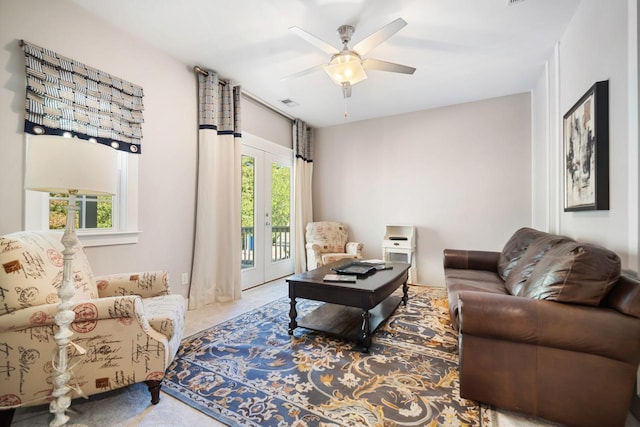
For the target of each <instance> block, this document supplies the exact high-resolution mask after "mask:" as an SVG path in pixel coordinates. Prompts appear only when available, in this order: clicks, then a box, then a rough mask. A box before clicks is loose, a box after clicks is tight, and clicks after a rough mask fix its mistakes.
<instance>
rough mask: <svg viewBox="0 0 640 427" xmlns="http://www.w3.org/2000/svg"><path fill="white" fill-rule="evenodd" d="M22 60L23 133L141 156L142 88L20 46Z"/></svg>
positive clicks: (36, 48) (38, 49) (27, 45)
mask: <svg viewBox="0 0 640 427" xmlns="http://www.w3.org/2000/svg"><path fill="white" fill-rule="evenodd" d="M22 46H23V49H24V53H25V60H26V67H27V68H26V83H27V98H26V103H25V107H26V116H25V123H24V131H25V132H27V133H31V134H35V135H42V134H47V135H65V134H66V135H69V134H70V135H71V136H77V137H78V138H81V139H88V140H91V141H95V142H99V143H101V144H105V145H110V146H112V147H113V148H115V149H118V150H121V151H127V152H130V153H137V154H140V152H141V145H140V141H141V140H142V123H143V121H144V120H143V117H142V110H144V106H143V104H142V96H143V93H142V87H140V86H138V85H135V84H132V83H129V82H127V81H125V80H122V79H120V78H118V77H115V76H112V75H111V74H108V73H105V72H104V71H100V70H97V69H95V68H92V67H89V66H88V65H84V64H82V63H80V62H78V61H75V60H73V59H69V58H66V57H64V56H62V55H59V54H57V53H55V52H53V51H51V50H49V49H45V48H42V47H39V46H36V45H33V44H31V43H27V42H22Z"/></svg>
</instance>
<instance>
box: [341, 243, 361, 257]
mask: <svg viewBox="0 0 640 427" xmlns="http://www.w3.org/2000/svg"><path fill="white" fill-rule="evenodd" d="M362 248H364V244H362V243H360V242H347V244H346V246H345V252H346V253H348V254H349V255H357V256H358V257H360V258H361V257H362Z"/></svg>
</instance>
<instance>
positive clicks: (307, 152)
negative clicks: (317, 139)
mask: <svg viewBox="0 0 640 427" xmlns="http://www.w3.org/2000/svg"><path fill="white" fill-rule="evenodd" d="M293 154H294V155H295V156H296V158H299V159H302V160H304V161H305V162H309V163H311V162H313V130H312V129H311V128H310V127H309V126H307V124H306V123H305V122H303V121H302V120H300V119H295V121H294V122H293Z"/></svg>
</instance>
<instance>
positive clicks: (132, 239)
mask: <svg viewBox="0 0 640 427" xmlns="http://www.w3.org/2000/svg"><path fill="white" fill-rule="evenodd" d="M26 144H29V135H28V134H26ZM26 144H25V148H26V146H27V145H26ZM138 157H139V156H138V155H135V154H130V153H126V152H124V151H118V170H119V177H118V190H117V194H116V195H114V196H113V227H112V228H110V229H98V228H91V229H78V230H76V235H77V236H78V239H79V240H80V241H81V242H82V245H83V246H85V247H92V246H109V245H126V244H135V243H137V242H138V236H139V234H140V233H141V232H140V230H138V162H139V160H138ZM24 229H25V230H49V193H44V192H39V191H31V190H25V197H24ZM57 231H62V230H57Z"/></svg>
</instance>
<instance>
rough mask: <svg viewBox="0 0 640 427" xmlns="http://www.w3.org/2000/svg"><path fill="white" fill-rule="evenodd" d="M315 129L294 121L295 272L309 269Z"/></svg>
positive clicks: (300, 121)
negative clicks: (307, 235)
mask: <svg viewBox="0 0 640 427" xmlns="http://www.w3.org/2000/svg"><path fill="white" fill-rule="evenodd" d="M312 136H313V131H312V129H311V128H310V127H308V126H307V125H306V124H305V122H303V121H302V120H298V119H296V120H295V121H294V122H293V151H294V155H295V163H294V171H293V173H294V209H295V211H294V222H295V224H294V227H295V230H296V256H295V272H296V274H299V273H302V272H304V271H306V270H307V253H306V249H305V228H306V226H307V224H308V223H309V222H312V221H313V197H312V179H311V178H312V175H313V138H312Z"/></svg>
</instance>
